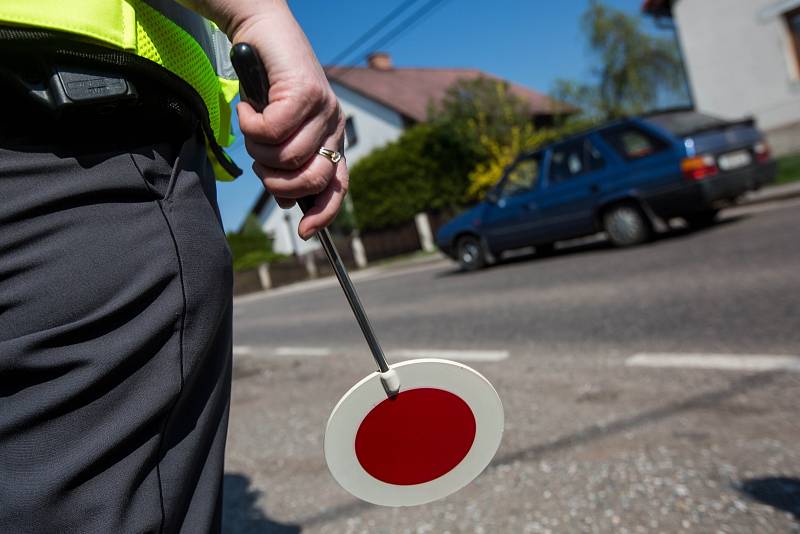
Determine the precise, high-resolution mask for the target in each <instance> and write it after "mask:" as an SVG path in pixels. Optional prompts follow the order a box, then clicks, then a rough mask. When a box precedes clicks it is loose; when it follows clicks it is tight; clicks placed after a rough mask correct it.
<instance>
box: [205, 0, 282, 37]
mask: <svg viewBox="0 0 800 534" xmlns="http://www.w3.org/2000/svg"><path fill="white" fill-rule="evenodd" d="M263 23H268V24H269V25H270V27H271V28H282V27H283V25H285V24H287V23H291V24H295V20H294V16H293V15H292V12H291V10H290V9H289V6H288V5H287V3H286V0H244V1H240V2H237V3H236V5H235V9H231V10H230V16H228V17H225V20H224V21H223V25H221V26H220V29H221V30H222V31H224V32H225V34H226V35H227V36H228V39H230V40H231V42H232V43H236V42H239V41H240V40H241V38H242V37H241V36H243V35H247V34H248V33H249V32H250V29H251V28H253V27H254V26H258V25H260V24H263ZM217 24H218V25H219V23H217ZM262 31H263V30H262Z"/></svg>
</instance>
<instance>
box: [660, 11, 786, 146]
mask: <svg viewBox="0 0 800 534" xmlns="http://www.w3.org/2000/svg"><path fill="white" fill-rule="evenodd" d="M798 6H800V0H677V2H676V3H675V5H674V8H673V13H674V17H675V21H676V23H677V26H678V31H679V33H680V39H681V44H682V46H683V50H684V54H685V57H686V63H687V70H688V73H689V78H690V80H691V84H692V88H693V90H694V93H695V100H696V105H697V108H698V109H699V110H701V111H707V112H709V113H712V114H717V115H720V116H723V117H726V118H731V119H734V118H740V117H743V116H749V115H752V116H755V117H756V119H757V120H758V124H759V126H760V127H761V128H762V129H763V130H766V131H767V132H768V133H772V136H771V139H770V140H771V141H772V144H773V149H774V150H775V152H788V151H792V150H800V135H798V134H799V133H800V69H798V60H797V57H796V52H795V50H794V48H793V46H792V40H791V35H790V33H789V30H788V27H787V25H786V22H785V19H784V14H785V13H786V12H788V11H790V10H792V9H794V8H796V7H798ZM773 137H774V140H773ZM792 144H793V145H794V146H790V145H792Z"/></svg>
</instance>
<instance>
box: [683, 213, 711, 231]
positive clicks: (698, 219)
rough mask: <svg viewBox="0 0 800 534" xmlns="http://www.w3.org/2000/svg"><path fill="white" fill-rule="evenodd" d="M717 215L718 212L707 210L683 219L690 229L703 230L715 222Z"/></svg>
mask: <svg viewBox="0 0 800 534" xmlns="http://www.w3.org/2000/svg"><path fill="white" fill-rule="evenodd" d="M717 215H719V210H708V211H701V212H699V213H693V214H691V215H687V216H685V217H684V218H683V219H684V220H685V221H686V224H688V225H689V226H691V227H692V228H705V227H707V226H712V225H713V224H714V223H715V222H717Z"/></svg>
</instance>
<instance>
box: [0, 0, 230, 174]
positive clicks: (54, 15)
mask: <svg viewBox="0 0 800 534" xmlns="http://www.w3.org/2000/svg"><path fill="white" fill-rule="evenodd" d="M0 26H2V27H4V28H10V29H11V30H12V31H17V30H19V31H22V32H23V34H24V31H25V30H35V31H36V32H37V33H36V35H37V36H38V35H40V34H42V35H47V34H48V33H50V32H52V34H53V35H56V36H58V37H60V38H62V41H63V36H64V35H65V34H68V35H71V36H74V37H75V38H76V40H75V46H76V47H77V49H79V48H80V45H81V43H83V44H86V45H87V46H91V47H93V48H94V49H97V48H98V47H97V45H100V47H102V48H101V49H102V50H104V51H107V52H108V53H102V54H97V58H95V59H97V60H98V61H101V62H103V61H105V62H110V63H111V64H114V65H116V66H131V65H133V64H136V66H137V67H138V68H140V69H144V70H147V68H151V70H152V71H160V72H159V74H163V75H164V76H162V77H161V78H159V79H160V80H162V79H163V80H164V81H165V83H170V82H173V85H174V86H177V85H180V86H181V87H180V89H181V91H180V94H181V95H182V96H183V95H188V99H189V100H190V104H192V107H193V109H194V110H195V111H196V112H198V113H199V114H200V115H201V121H200V122H201V124H202V126H203V130H204V132H205V136H206V139H207V145H208V149H209V150H208V152H209V156H210V160H211V163H212V165H213V167H214V171H215V173H216V176H217V178H218V179H220V180H226V179H227V180H231V179H233V178H235V177H236V176H238V175H239V174H241V170H240V169H239V168H238V167H237V166H236V165H235V164H234V163H233V161H232V160H231V159H230V158H229V157H228V156H227V154H225V152H224V151H223V150H222V147H224V146H229V145H230V144H231V143H232V142H233V135H232V133H231V102H232V101H233V99H234V98H235V97H236V95H237V93H238V92H239V83H238V81H237V80H236V75H235V72H234V71H233V68H232V67H231V65H230V60H229V57H228V51H229V49H230V42H229V41H228V39H227V37H226V36H225V34H224V33H222V32H221V31H220V30H219V29H217V27H216V26H214V25H213V24H212V23H211V22H209V21H207V20H205V19H204V18H202V17H200V16H199V15H197V14H195V13H194V12H192V11H191V10H189V9H187V8H184V7H182V6H181V5H179V4H178V3H177V2H174V1H173V0H68V1H65V0H2V1H0ZM70 44H71V45H72V43H70ZM62 46H63V44H62ZM76 54H77V52H76ZM78 57H85V56H80V55H79V56H78ZM89 57H91V54H89ZM165 70H166V71H167V72H164V71H165Z"/></svg>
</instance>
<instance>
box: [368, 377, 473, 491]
mask: <svg viewBox="0 0 800 534" xmlns="http://www.w3.org/2000/svg"><path fill="white" fill-rule="evenodd" d="M474 440H475V416H474V415H473V413H472V410H471V409H470V407H469V406H468V405H467V403H466V402H464V401H463V400H462V399H461V398H460V397H458V396H457V395H454V394H453V393H450V392H449V391H444V390H442V389H435V388H417V389H410V390H408V391H401V392H400V393H399V394H398V395H396V396H395V397H393V398H389V399H386V400H384V401H382V402H381V403H380V404H378V405H377V406H375V407H374V408H373V409H372V410H371V411H370V412H369V413H368V414H367V416H366V417H365V418H364V420H363V421H362V422H361V426H359V428H358V432H357V433H356V443H355V447H356V457H357V458H358V461H359V463H360V464H361V467H363V468H364V470H365V471H366V472H367V473H369V474H370V475H372V476H373V477H375V478H377V479H378V480H380V481H383V482H386V483H387V484H396V485H401V486H410V485H414V484H423V483H425V482H430V481H431V480H435V479H437V478H439V477H440V476H442V475H444V474H446V473H448V472H449V471H450V470H451V469H453V468H454V467H455V466H457V465H458V464H459V463H460V462H461V460H463V459H464V457H465V456H466V455H467V453H468V452H469V450H470V448H471V447H472V442H473V441H474Z"/></svg>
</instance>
